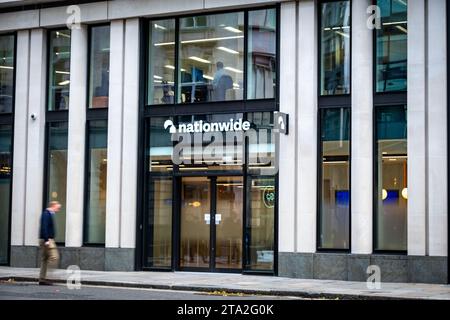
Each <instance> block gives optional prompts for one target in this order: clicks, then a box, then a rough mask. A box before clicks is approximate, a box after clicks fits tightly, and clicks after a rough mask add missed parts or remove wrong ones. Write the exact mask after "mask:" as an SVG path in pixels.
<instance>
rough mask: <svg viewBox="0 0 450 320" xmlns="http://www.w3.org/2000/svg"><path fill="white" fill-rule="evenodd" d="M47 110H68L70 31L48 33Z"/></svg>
mask: <svg viewBox="0 0 450 320" xmlns="http://www.w3.org/2000/svg"><path fill="white" fill-rule="evenodd" d="M49 37H50V42H49V50H50V51H49V63H50V65H49V72H48V74H49V81H48V84H49V88H48V110H50V111H54V110H67V109H69V85H70V30H67V29H63V30H57V31H50V33H49Z"/></svg>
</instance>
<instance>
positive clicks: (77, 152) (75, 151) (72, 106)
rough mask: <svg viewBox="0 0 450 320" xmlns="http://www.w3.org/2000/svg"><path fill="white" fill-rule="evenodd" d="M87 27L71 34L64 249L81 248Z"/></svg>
mask: <svg viewBox="0 0 450 320" xmlns="http://www.w3.org/2000/svg"><path fill="white" fill-rule="evenodd" d="M87 39H88V32H87V26H86V25H81V27H80V28H79V29H76V28H74V29H73V30H72V32H71V55H70V93H69V134H68V135H69V136H68V150H67V204H66V206H67V208H66V247H81V246H82V245H83V214H84V200H85V199H84V170H85V168H84V164H85V157H84V156H85V138H86V137H85V135H86V130H85V129H86V92H87V54H88V50H87V48H88V41H87Z"/></svg>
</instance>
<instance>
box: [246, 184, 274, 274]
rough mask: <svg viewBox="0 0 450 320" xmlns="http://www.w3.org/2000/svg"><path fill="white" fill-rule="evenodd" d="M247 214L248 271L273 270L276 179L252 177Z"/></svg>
mask: <svg viewBox="0 0 450 320" xmlns="http://www.w3.org/2000/svg"><path fill="white" fill-rule="evenodd" d="M249 181H251V182H250V184H249V185H250V210H249V212H248V213H247V227H246V229H247V230H246V231H247V232H246V233H247V235H246V237H248V238H247V239H246V244H247V249H246V250H247V262H246V269H250V270H273V267H274V250H275V245H274V237H275V236H274V230H275V204H276V199H275V195H276V191H275V178H273V177H252V178H251V179H249Z"/></svg>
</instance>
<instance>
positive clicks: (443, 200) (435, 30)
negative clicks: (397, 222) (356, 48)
mask: <svg viewBox="0 0 450 320" xmlns="http://www.w3.org/2000/svg"><path fill="white" fill-rule="evenodd" d="M427 4H428V10H427V12H428V19H427V20H428V28H427V33H426V37H427V38H428V48H427V57H428V61H427V84H428V94H427V96H426V98H427V105H428V116H427V118H426V119H427V125H428V135H427V141H428V166H427V177H428V192H427V196H428V199H427V203H428V215H429V218H428V219H429V224H428V236H429V238H428V239H429V240H428V241H429V255H430V256H446V255H447V253H448V252H447V226H448V224H447V210H448V207H447V201H448V200H447V195H448V193H447V188H448V181H447V68H446V67H447V33H446V30H447V21H446V19H447V17H446V1H445V0H433V1H428V2H427ZM412 23H414V22H412ZM412 23H408V25H411V24H412ZM408 74H410V73H408Z"/></svg>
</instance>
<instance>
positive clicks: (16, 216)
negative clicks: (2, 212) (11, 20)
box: [11, 30, 30, 246]
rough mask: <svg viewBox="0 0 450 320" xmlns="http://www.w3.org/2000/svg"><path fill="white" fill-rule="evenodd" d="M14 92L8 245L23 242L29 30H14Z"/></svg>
mask: <svg viewBox="0 0 450 320" xmlns="http://www.w3.org/2000/svg"><path fill="white" fill-rule="evenodd" d="M16 46H17V49H16V52H17V53H16V92H15V106H14V158H13V180H12V182H13V190H12V208H11V211H12V213H11V245H12V246H21V245H23V244H24V237H25V234H24V229H25V212H26V207H25V204H26V185H27V184H26V170H27V138H28V137H27V134H28V119H29V114H28V93H29V91H28V86H29V78H30V72H29V71H30V31H29V30H23V31H18V32H17V44H16Z"/></svg>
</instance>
